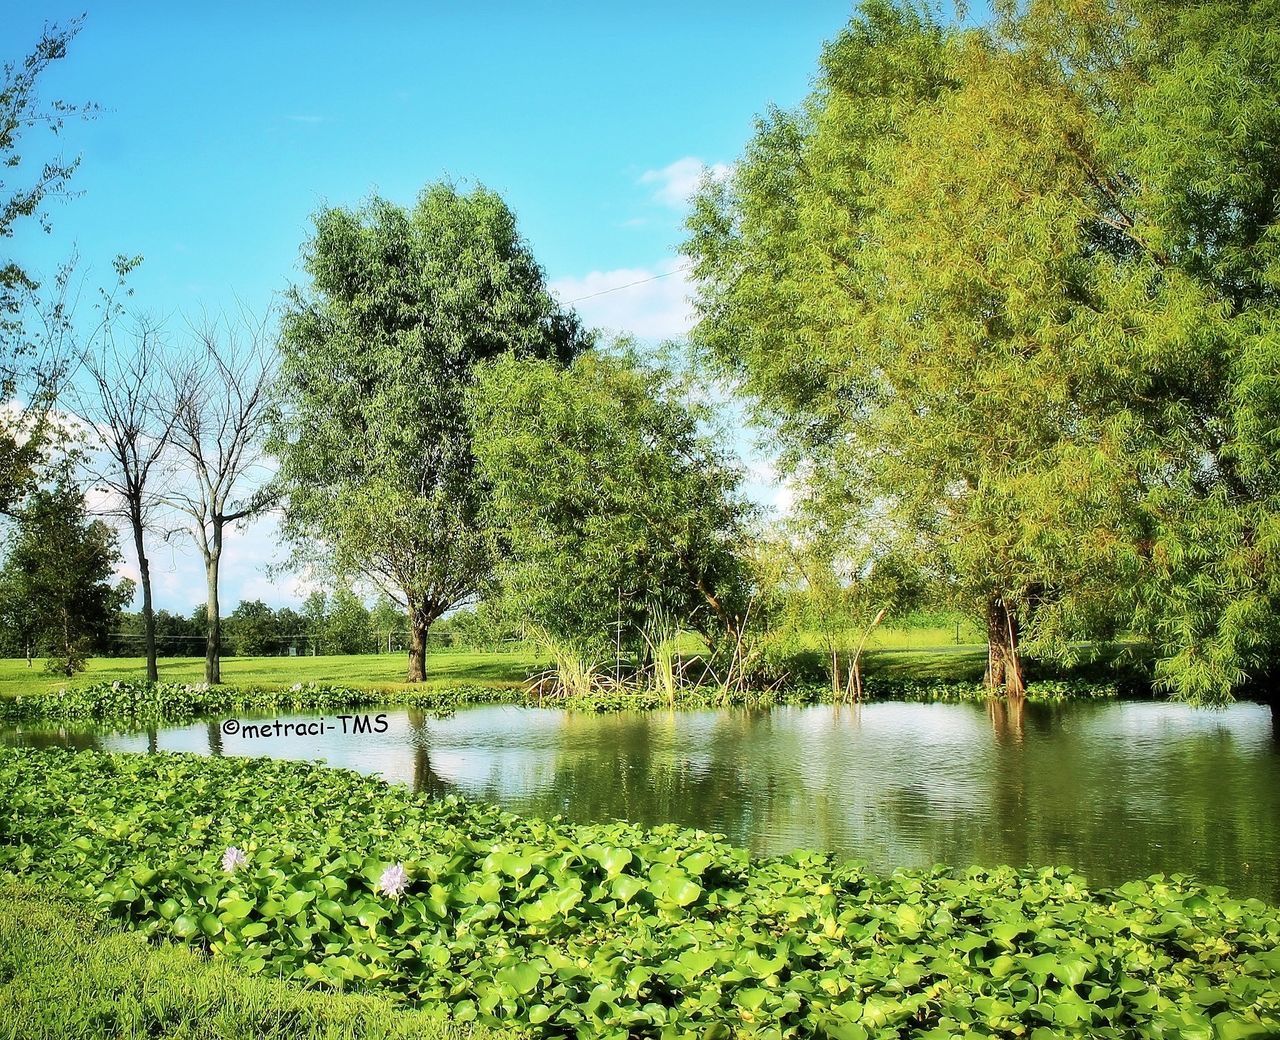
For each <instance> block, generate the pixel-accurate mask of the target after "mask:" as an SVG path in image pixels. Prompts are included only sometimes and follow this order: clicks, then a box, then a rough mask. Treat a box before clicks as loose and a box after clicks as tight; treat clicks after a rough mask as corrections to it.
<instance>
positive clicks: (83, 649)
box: [0, 483, 133, 676]
mask: <svg viewBox="0 0 1280 1040" xmlns="http://www.w3.org/2000/svg"><path fill="white" fill-rule="evenodd" d="M119 560H120V553H119V550H118V549H117V547H116V537H115V533H114V532H113V531H112V530H111V528H110V527H108V526H107V525H106V524H105V523H103V522H102V521H101V520H90V519H89V517H88V514H87V512H86V510H85V505H84V497H83V495H81V493H80V491H79V490H78V489H76V488H74V487H71V486H69V485H68V484H65V483H62V484H58V485H55V486H54V487H52V488H49V489H42V490H38V491H36V492H34V493H33V494H32V495H31V496H30V498H29V499H28V501H27V503H26V505H25V506H24V508H23V510H22V512H21V513H20V514H19V516H18V524H17V527H16V529H15V531H14V532H13V535H12V537H11V539H10V542H9V546H8V554H7V557H6V560H5V564H4V569H3V572H2V573H0V590H3V593H4V595H5V598H6V602H5V606H4V610H3V613H4V614H6V615H8V616H10V617H21V618H22V622H21V625H22V630H23V634H24V636H25V637H26V638H27V639H28V640H30V642H31V643H32V644H33V645H34V646H35V647H36V648H38V649H39V650H40V651H41V652H46V653H48V654H49V662H48V668H49V670H50V671H53V672H57V673H59V674H62V675H67V676H70V675H74V674H75V673H76V672H77V671H80V670H81V669H83V668H84V665H85V659H86V657H87V655H88V654H89V653H90V652H91V651H93V650H98V649H102V648H103V647H105V645H106V642H107V637H108V633H109V632H110V631H111V628H112V626H113V624H114V623H115V621H116V619H117V617H118V616H119V613H120V610H121V608H122V607H123V606H124V604H126V603H127V602H128V601H129V600H130V599H131V598H132V596H133V582H131V581H129V580H127V579H124V580H122V581H120V582H119V583H118V584H115V585H113V584H112V582H111V578H112V577H113V575H114V573H115V565H116V563H117V562H119Z"/></svg>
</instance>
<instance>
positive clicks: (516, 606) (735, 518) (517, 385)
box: [471, 352, 751, 656]
mask: <svg viewBox="0 0 1280 1040" xmlns="http://www.w3.org/2000/svg"><path fill="white" fill-rule="evenodd" d="M471 408H472V422H473V425H474V430H475V450H476V456H477V458H478V459H479V461H480V467H481V472H482V473H483V475H484V477H485V479H486V481H487V482H488V483H489V484H490V485H491V486H492V488H493V497H492V503H493V505H492V508H493V520H494V524H495V527H496V529H497V531H498V532H499V533H500V536H501V540H502V545H503V552H502V554H501V563H500V565H499V568H498V577H499V581H500V583H501V587H502V590H503V596H504V598H505V600H506V601H507V602H508V603H509V604H510V613H511V614H512V616H517V617H523V618H526V619H529V620H531V621H533V622H535V623H536V624H537V625H539V626H540V627H541V629H543V630H544V631H546V632H547V633H549V634H550V635H551V636H553V637H554V638H555V639H557V640H562V641H567V642H571V643H573V644H575V645H576V646H577V647H578V649H579V650H580V651H582V652H585V653H589V654H594V655H596V656H599V655H601V654H603V653H604V652H606V651H607V650H608V648H610V647H612V646H614V644H615V641H621V642H622V644H623V645H624V646H625V647H627V648H628V649H638V648H641V647H643V646H644V634H645V632H646V630H647V629H648V628H650V627H652V623H653V621H654V619H655V617H656V616H657V615H658V614H663V615H666V616H668V617H670V618H673V619H675V621H676V622H677V623H678V624H679V625H682V626H685V627H688V628H691V629H693V630H696V631H698V632H700V633H702V634H703V635H704V636H705V637H706V639H707V640H708V642H709V643H711V644H712V645H713V646H722V645H725V644H732V643H734V642H735V640H736V639H737V638H738V637H740V635H741V630H742V627H743V625H744V623H745V621H746V616H745V615H746V608H747V600H748V597H749V594H750V579H749V573H748V570H747V568H746V566H745V565H744V563H743V561H742V558H741V556H740V553H739V548H740V545H741V543H742V541H743V540H744V539H745V537H746V523H747V520H748V518H749V516H750V513H751V510H750V508H749V506H748V504H747V503H746V501H745V500H744V498H743V496H742V494H741V492H740V477H741V475H740V472H739V470H738V468H737V466H736V465H735V464H734V463H733V461H732V460H731V459H730V458H729V457H727V456H726V455H725V454H724V453H723V452H722V451H720V450H719V449H717V448H716V446H715V444H714V443H713V441H712V440H711V439H710V438H709V437H707V436H704V435H703V434H702V433H701V432H700V429H699V416H700V410H699V409H698V408H696V407H694V406H692V405H690V404H689V403H688V402H687V401H686V399H685V396H684V395H683V394H682V393H681V392H680V388H679V386H678V384H677V382H676V380H675V379H674V377H673V376H672V374H671V373H670V372H668V371H665V370H664V369H662V368H661V367H657V366H651V365H645V364H642V363H640V362H639V360H638V359H637V358H636V357H635V356H633V355H631V354H629V353H622V354H617V355H612V354H604V353H599V352H591V353H587V354H584V355H582V356H581V357H579V358H578V359H577V360H576V361H575V362H573V364H572V365H570V366H568V367H567V368H562V367H560V366H557V365H555V364H552V363H549V362H545V361H535V360H521V359H519V358H516V357H512V356H508V357H505V358H503V359H501V360H500V361H498V362H496V363H494V364H493V365H492V366H490V367H488V368H487V369H486V370H485V372H484V374H483V375H482V376H481V378H480V380H479V382H478V383H477V385H476V387H475V390H474V392H473V394H472V396H471Z"/></svg>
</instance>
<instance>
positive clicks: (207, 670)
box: [204, 523, 222, 683]
mask: <svg viewBox="0 0 1280 1040" xmlns="http://www.w3.org/2000/svg"><path fill="white" fill-rule="evenodd" d="M221 555H222V528H221V526H219V525H218V524H217V523H215V524H214V528H213V540H212V542H211V544H210V546H209V552H208V553H207V555H206V556H205V561H204V574H205V581H206V584H207V586H208V599H207V601H206V606H207V610H208V615H209V616H208V617H207V618H206V621H207V622H208V626H209V627H208V633H207V638H206V640H205V646H204V681H205V682H207V683H220V682H222V615H221V614H220V613H219V612H218V611H219V607H218V561H219V557H221Z"/></svg>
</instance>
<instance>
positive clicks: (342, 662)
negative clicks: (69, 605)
mask: <svg viewBox="0 0 1280 1040" xmlns="http://www.w3.org/2000/svg"><path fill="white" fill-rule="evenodd" d="M962 635H963V636H964V637H966V638H971V637H972V633H967V632H965V633H962ZM683 649H686V652H688V653H696V652H697V651H698V647H697V646H696V645H695V644H694V643H693V642H690V644H689V646H688V647H687V648H683ZM814 652H815V653H816V651H814ZM985 659H986V647H985V646H984V645H983V644H980V643H963V644H959V645H957V644H956V643H955V630H954V629H949V628H946V629H944V628H918V629H909V630H905V631H904V630H895V629H885V630H883V631H882V632H879V633H877V634H876V638H875V639H874V640H873V641H872V642H871V644H870V648H869V651H868V654H867V671H868V672H869V673H872V674H875V673H879V674H882V675H893V676H902V677H908V676H909V677H912V678H948V679H968V678H974V677H977V676H980V675H981V672H982V666H983V663H984V661H985ZM546 664H547V662H546V660H545V659H543V658H541V657H540V656H539V655H538V654H537V653H536V652H535V651H534V650H533V649H532V648H529V649H522V650H513V651H508V652H501V653H496V652H495V653H489V652H481V651H471V650H435V651H432V652H431V653H430V654H429V655H428V658H427V686H428V687H436V688H442V687H450V686H457V685H459V684H462V683H468V684H478V685H482V686H515V685H518V684H519V683H521V682H522V681H523V680H524V679H525V677H526V676H528V675H529V674H530V673H533V672H536V671H538V670H540V669H541V668H544V667H546ZM404 669H405V659H404V656H403V655H401V654H357V655H350V656H341V655H334V656H329V657H224V658H223V660H222V678H223V681H224V682H226V683H230V684H233V685H237V686H263V687H279V686H292V685H293V684H294V683H296V682H315V683H333V684H339V685H343V686H351V687H355V688H367V689H396V688H400V687H404V686H406V685H407V684H406V683H405V682H404ZM145 671H146V669H145V662H144V661H143V659H142V658H141V657H95V658H92V659H90V661H89V666H88V668H87V669H86V670H85V671H84V672H81V673H80V674H79V675H77V676H76V677H75V678H74V679H70V680H68V679H62V678H59V677H57V676H50V675H49V674H47V673H46V672H45V671H44V669H43V662H41V661H39V660H37V661H36V662H35V663H34V664H33V665H31V666H30V667H28V666H27V662H26V661H24V660H21V659H8V660H3V659H0V696H3V697H13V696H19V695H25V694H33V693H47V692H49V691H51V690H56V689H58V688H59V687H62V686H66V685H69V684H71V685H77V686H79V685H87V684H89V683H95V682H103V681H105V682H112V681H114V680H116V679H141V678H142V677H143V676H144V675H145ZM160 678H161V679H164V680H167V681H171V682H200V681H201V680H202V679H203V678H204V658H203V657H165V658H161V660H160Z"/></svg>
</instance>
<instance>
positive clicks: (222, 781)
mask: <svg viewBox="0 0 1280 1040" xmlns="http://www.w3.org/2000/svg"><path fill="white" fill-rule="evenodd" d="M0 792H3V794H4V797H3V798H0V806H3V809H0V825H2V828H3V829H2V830H0V835H2V837H0V862H3V864H4V866H6V867H7V868H8V869H10V870H13V871H15V872H17V873H18V874H19V875H22V876H24V877H27V878H30V879H31V880H33V881H36V882H39V883H42V884H45V885H48V884H54V885H57V886H65V887H67V888H68V889H70V890H73V891H75V892H77V893H79V894H82V895H83V896H84V897H86V898H87V899H90V900H92V901H93V902H94V903H96V905H98V906H99V907H101V908H103V909H104V910H105V911H107V912H108V913H110V914H111V915H112V916H113V917H115V918H117V919H120V920H123V921H128V922H131V923H133V924H135V925H137V926H139V927H140V928H141V929H142V930H143V931H144V932H145V933H147V934H149V935H153V936H157V937H165V938H177V939H182V940H185V941H186V942H188V943H191V944H193V945H195V946H197V947H199V948H202V949H208V950H209V951H210V952H211V953H212V954H213V955H214V957H215V959H223V958H225V959H226V960H228V961H230V962H232V963H233V964H235V965H237V966H238V967H240V968H242V969H244V970H246V971H248V972H252V973H260V974H263V975H277V974H278V975H283V976H284V977H286V978H291V979H295V980H297V981H299V982H302V983H304V984H308V985H313V986H319V987H325V988H339V987H341V988H344V989H352V990H357V989H360V990H362V989H368V990H376V991H383V992H385V991H394V992H397V993H403V994H405V995H407V996H408V997H409V998H410V999H411V1000H415V1001H424V1002H426V1003H428V1004H431V1005H435V1004H438V1003H445V1004H448V1005H450V1008H451V1011H452V1013H453V1015H454V1016H456V1017H457V1018H458V1019H461V1020H464V1021H465V1020H470V1019H474V1020H478V1021H481V1022H497V1021H501V1022H503V1023H507V1022H514V1023H520V1024H527V1025H531V1026H535V1027H539V1031H540V1032H544V1033H546V1034H550V1035H572V1036H578V1037H582V1038H584V1040H585V1038H588V1037H590V1038H595V1037H602V1036H605V1037H617V1038H619V1040H621V1038H623V1037H626V1036H629V1035H703V1036H727V1035H731V1034H732V1032H733V1031H735V1030H736V1031H740V1032H742V1033H744V1034H750V1035H766V1036H767V1035H772V1036H776V1037H781V1036H825V1037H841V1038H846V1037H847V1038H854V1040H870V1038H886V1040H887V1038H890V1037H904V1036H909V1037H916V1038H921V1040H924V1038H929V1040H933V1038H939V1037H947V1036H957V1037H958V1036H965V1035H970V1036H971V1035H1015V1036H1027V1037H1034V1038H1036V1040H1040V1038H1049V1037H1064V1036H1080V1037H1094V1038H1106V1037H1115V1038H1121V1037H1151V1038H1158V1037H1168V1036H1171V1035H1179V1036H1192V1035H1195V1036H1205V1037H1210V1036H1218V1037H1244V1036H1263V1035H1267V1034H1268V1033H1273V1032H1274V1031H1276V1030H1277V1029H1280V955H1277V952H1276V950H1277V946H1280V913H1278V912H1277V910H1276V909H1275V908H1272V907H1268V906H1266V905H1265V904H1263V903H1261V902H1259V901H1257V900H1236V899H1233V898H1231V897H1230V896H1229V895H1228V894H1227V893H1226V891H1225V890H1224V889H1221V888H1202V887H1200V886H1198V885H1196V884H1194V883H1193V882H1191V881H1189V880H1187V879H1185V878H1182V877H1173V878H1166V877H1163V876H1155V877H1152V878H1149V879H1147V880H1145V881H1133V882H1130V883H1128V884H1125V885H1122V886H1120V887H1119V888H1117V889H1112V890H1106V889H1101V890H1093V889H1091V888H1090V887H1089V886H1088V884H1087V883H1086V882H1085V880H1084V879H1082V878H1080V877H1079V876H1077V875H1075V874H1072V873H1071V872H1070V871H1068V870H1065V869H1050V868H1046V869H1041V870H1022V871H1018V870H1013V869H1011V868H1008V867H996V868H977V867H974V868H969V869H966V870H961V869H951V868H945V867H938V868H934V869H930V870H923V871H899V872H897V873H895V874H893V875H892V876H889V877H877V876H875V875H872V874H869V873H868V872H866V871H865V870H864V869H862V868H861V867H859V866H857V865H853V864H843V865H842V864H837V863H835V862H833V860H832V859H831V857H829V856H825V855H815V854H812V853H807V852H795V853H792V854H790V855H788V856H785V857H781V858H776V859H763V860H752V859H750V858H749V857H748V855H747V853H746V852H745V851H744V850H742V849H737V848H733V847H731V846H728V845H726V844H724V843H723V842H722V841H721V840H719V839H718V838H716V837H715V836H712V835H707V834H703V833H701V832H694V831H685V830H680V829H679V828H676V827H670V826H667V827H659V828H655V829H652V830H646V829H643V828H640V827H636V826H633V825H630V824H624V823H616V824H607V825H597V826H583V827H570V826H566V825H563V824H559V823H545V822H541V821H537V820H523V819H519V818H516V817H513V816H510V815H508V814H505V813H503V812H500V811H499V810H496V809H493V808H487V807H483V806H477V805H471V804H468V803H465V802H462V801H459V800H457V799H452V798H448V799H440V800H432V799H428V798H423V797H419V796H415V795H413V794H411V793H409V791H408V790H407V789H405V788H402V787H396V786H387V785H385V784H383V783H381V782H380V781H377V780H373V779H369V778H366V777H362V776H357V775H355V774H352V773H349V772H342V771H336V770H331V769H325V768H320V767H313V766H304V765H298V764H293V763H284V762H274V761H270V760H248V759H197V758H194V757H187V756H173V755H161V756H146V757H143V756H111V755H104V754H99V753H91V752H80V753H76V754H68V753H65V752H61V751H45V752H38V751H30V750H21V751H14V750H5V751H0ZM232 846H234V847H235V848H237V849H239V850H242V852H243V853H244V862H243V864H242V865H240V866H238V867H235V866H233V867H232V869H227V868H226V866H225V865H224V857H225V855H226V852H227V850H228V848H229V847H232ZM391 864H401V865H403V867H404V869H405V870H406V872H407V874H408V884H407V887H406V889H405V891H404V892H403V893H401V894H399V895H397V896H391V895H384V894H380V891H379V887H378V881H379V879H380V878H381V876H382V875H383V872H384V871H385V870H386V868H387V867H388V866H389V865H391Z"/></svg>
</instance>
